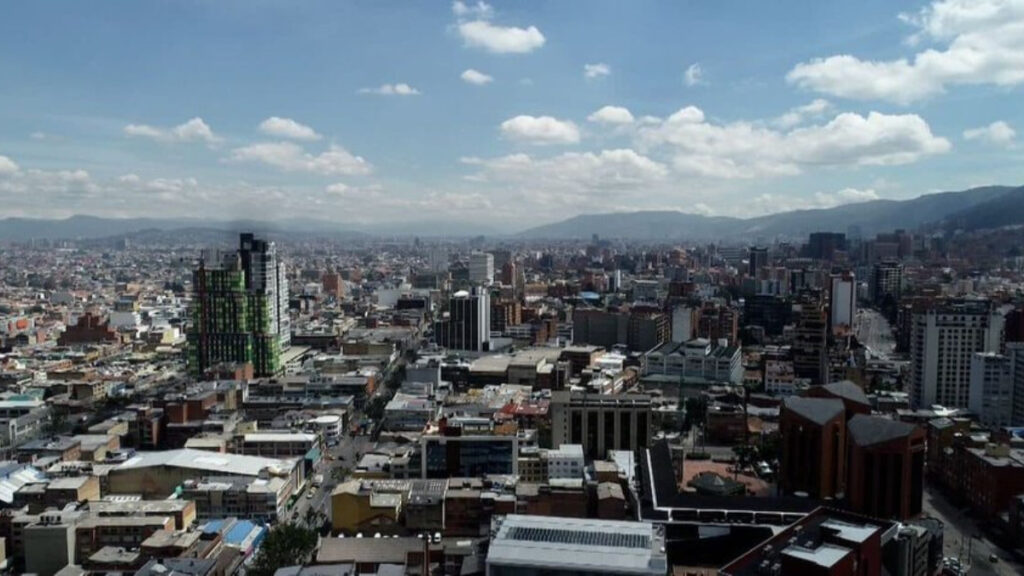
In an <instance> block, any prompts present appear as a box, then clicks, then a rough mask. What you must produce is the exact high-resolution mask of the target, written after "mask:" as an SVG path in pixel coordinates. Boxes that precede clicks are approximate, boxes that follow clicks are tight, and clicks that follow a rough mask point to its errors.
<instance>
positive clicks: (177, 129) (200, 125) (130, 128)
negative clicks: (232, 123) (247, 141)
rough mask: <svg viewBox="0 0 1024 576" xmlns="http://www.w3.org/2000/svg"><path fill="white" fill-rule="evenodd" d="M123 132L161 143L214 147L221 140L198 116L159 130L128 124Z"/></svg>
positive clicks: (142, 125) (148, 126) (129, 135)
mask: <svg viewBox="0 0 1024 576" xmlns="http://www.w3.org/2000/svg"><path fill="white" fill-rule="evenodd" d="M123 132H124V134H125V136H128V137H138V138H149V139H151V140H156V141H159V142H205V143H207V144H210V145H213V144H217V143H219V142H220V141H221V138H220V137H219V136H217V135H216V134H214V133H213V129H212V128H210V125H209V124H207V123H206V122H204V121H203V119H202V118H199V117H198V116H197V117H195V118H192V119H190V120H187V121H185V122H183V123H181V124H178V125H177V126H173V127H171V128H158V127H155V126H150V125H148V124H128V125H127V126H125V127H124V129H123Z"/></svg>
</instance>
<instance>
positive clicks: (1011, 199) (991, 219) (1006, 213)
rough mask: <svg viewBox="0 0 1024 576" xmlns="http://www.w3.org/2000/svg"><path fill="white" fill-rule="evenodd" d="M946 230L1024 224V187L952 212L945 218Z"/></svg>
mask: <svg viewBox="0 0 1024 576" xmlns="http://www.w3.org/2000/svg"><path fill="white" fill-rule="evenodd" d="M943 224H944V227H945V228H946V229H948V230H954V229H961V230H968V231H973V230H983V229H989V228H1001V227H1003V226H1017V225H1021V224H1024V186H1021V187H1020V188H1014V189H1012V190H1010V191H1008V192H1006V193H1005V194H1002V195H1000V196H997V197H995V198H992V199H991V200H989V201H987V202H982V203H981V204H976V205H974V206H971V207H969V208H966V209H963V210H960V211H957V212H954V213H953V214H950V215H949V216H947V217H946V218H945V221H944V222H943Z"/></svg>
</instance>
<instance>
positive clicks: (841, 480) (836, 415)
mask: <svg viewBox="0 0 1024 576" xmlns="http://www.w3.org/2000/svg"><path fill="white" fill-rule="evenodd" d="M779 438H781V439H782V462H781V466H780V470H779V489H780V490H781V491H782V492H783V494H786V495H793V494H799V495H806V496H809V497H811V498H815V499H818V500H825V499H832V498H835V499H840V498H842V497H843V495H844V493H845V491H846V411H845V409H844V408H843V403H842V401H841V400H838V399H835V398H802V397H798V396H790V397H788V398H786V399H785V401H783V403H782V411H781V413H780V416H779Z"/></svg>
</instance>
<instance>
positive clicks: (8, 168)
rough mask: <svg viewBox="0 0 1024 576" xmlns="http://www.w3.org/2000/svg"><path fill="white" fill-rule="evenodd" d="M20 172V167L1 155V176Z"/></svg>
mask: <svg viewBox="0 0 1024 576" xmlns="http://www.w3.org/2000/svg"><path fill="white" fill-rule="evenodd" d="M17 171H18V165H17V164H15V163H14V160H11V159H10V158H8V157H7V156H3V155H0V175H4V174H14V173H15V172H17Z"/></svg>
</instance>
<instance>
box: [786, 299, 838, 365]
mask: <svg viewBox="0 0 1024 576" xmlns="http://www.w3.org/2000/svg"><path fill="white" fill-rule="evenodd" d="M794 311H795V312H796V313H797V320H796V335H795V336H794V338H793V370H794V373H795V374H796V377H797V378H804V379H806V380H808V381H809V382H810V383H811V384H812V385H813V384H825V383H827V382H828V381H829V374H828V315H827V314H826V313H825V308H824V307H823V306H822V305H821V303H820V302H816V301H814V297H811V299H809V300H806V301H805V302H803V303H802V304H799V305H797V306H794Z"/></svg>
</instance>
